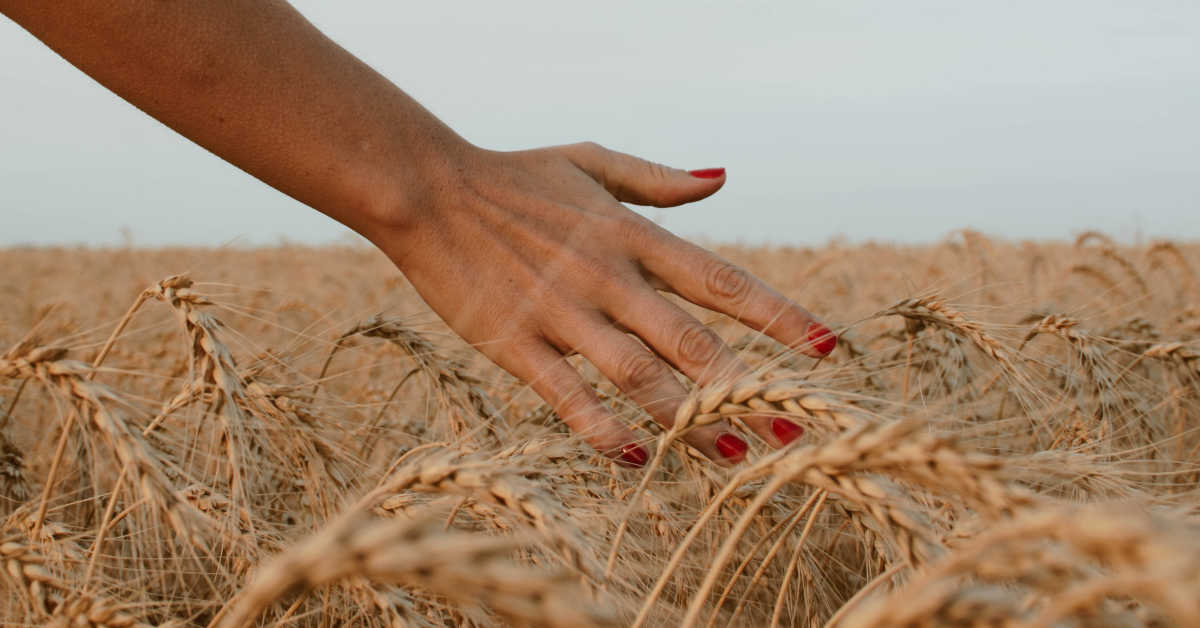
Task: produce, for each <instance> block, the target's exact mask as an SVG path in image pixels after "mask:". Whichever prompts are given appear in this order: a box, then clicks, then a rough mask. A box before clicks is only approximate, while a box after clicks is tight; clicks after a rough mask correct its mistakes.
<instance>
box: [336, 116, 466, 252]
mask: <svg viewBox="0 0 1200 628" xmlns="http://www.w3.org/2000/svg"><path fill="white" fill-rule="evenodd" d="M440 130H444V131H445V132H444V133H438V134H437V135H438V137H436V139H429V140H427V141H425V142H422V143H421V144H422V145H421V146H419V147H416V146H413V145H412V143H406V142H401V144H403V146H402V149H403V151H404V154H403V155H402V156H398V157H397V158H395V159H385V160H384V164H383V166H382V167H381V168H379V169H378V170H377V172H374V173H372V175H370V176H368V177H366V178H365V179H364V180H363V182H362V185H360V186H359V188H360V190H361V194H360V195H358V198H357V200H356V202H355V205H356V207H358V208H360V210H359V211H357V212H356V213H357V214H360V215H361V218H362V220H361V222H362V224H361V226H358V225H350V226H351V228H352V229H354V230H355V231H358V232H359V233H360V234H361V235H363V236H364V237H366V238H367V239H368V240H371V241H372V242H373V243H375V245H376V246H379V247H380V248H381V249H383V250H384V251H385V252H386V253H388V254H389V255H392V256H393V259H394V258H395V256H394V255H393V253H392V249H393V248H395V247H396V245H397V240H402V239H404V236H405V235H406V234H409V233H411V232H412V231H413V230H414V229H415V228H416V227H418V226H419V225H421V224H422V223H425V222H427V221H428V220H429V219H430V217H431V216H430V214H431V213H432V212H435V211H437V209H438V208H439V207H441V206H443V205H445V199H446V197H447V196H449V195H451V194H452V193H453V192H454V190H457V189H459V188H461V187H462V185H463V183H462V179H463V177H464V175H465V173H466V172H467V171H468V170H470V169H471V164H473V163H475V162H478V161H479V160H480V159H482V158H483V155H484V154H485V153H487V152H489V151H485V150H484V149H481V148H479V147H477V146H475V145H473V144H471V143H470V142H468V141H466V140H465V139H463V138H462V137H460V136H458V135H457V134H455V133H454V132H453V131H451V130H450V129H449V128H445V127H443V129H440ZM343 222H346V221H343ZM347 224H349V223H347Z"/></svg>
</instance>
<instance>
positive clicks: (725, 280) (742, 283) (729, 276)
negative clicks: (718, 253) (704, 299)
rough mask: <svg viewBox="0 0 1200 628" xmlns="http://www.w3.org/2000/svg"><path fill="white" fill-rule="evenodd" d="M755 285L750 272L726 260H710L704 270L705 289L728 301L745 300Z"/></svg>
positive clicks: (737, 302)
mask: <svg viewBox="0 0 1200 628" xmlns="http://www.w3.org/2000/svg"><path fill="white" fill-rule="evenodd" d="M753 285H754V280H753V279H752V278H751V277H750V273H748V272H746V271H745V270H742V269H741V268H740V267H738V266H736V265H734V264H730V263H729V262H726V261H724V260H720V259H714V260H712V261H710V262H709V263H708V267H707V268H706V269H705V272H704V287H705V289H706V290H707V291H708V293H709V294H710V295H711V296H712V297H714V298H716V299H720V300H721V301H723V302H726V303H733V304H740V303H743V302H745V301H746V299H747V298H749V296H750V290H751V287H752V286H753Z"/></svg>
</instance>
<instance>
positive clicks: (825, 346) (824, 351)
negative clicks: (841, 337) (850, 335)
mask: <svg viewBox="0 0 1200 628" xmlns="http://www.w3.org/2000/svg"><path fill="white" fill-rule="evenodd" d="M808 342H809V344H811V345H812V346H813V348H814V349H816V350H817V352H818V353H820V354H821V355H829V353H830V352H831V351H833V349H834V347H836V346H837V336H835V335H833V332H831V331H829V328H828V327H826V326H824V325H822V324H820V323H813V324H811V325H809V326H808Z"/></svg>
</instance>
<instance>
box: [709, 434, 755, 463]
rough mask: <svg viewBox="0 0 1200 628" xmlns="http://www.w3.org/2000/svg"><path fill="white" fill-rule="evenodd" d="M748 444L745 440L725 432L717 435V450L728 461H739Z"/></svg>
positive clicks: (743, 455) (748, 447)
mask: <svg viewBox="0 0 1200 628" xmlns="http://www.w3.org/2000/svg"><path fill="white" fill-rule="evenodd" d="M749 449H750V446H749V445H747V444H746V441H744V440H742V439H740V438H738V437H737V436H734V435H733V434H730V433H729V432H725V433H724V434H721V435H720V436H718V437H717V451H719V452H721V455H722V456H724V457H725V459H726V460H728V461H730V462H741V461H742V460H743V459H744V458H745V457H746V451H747V450H749Z"/></svg>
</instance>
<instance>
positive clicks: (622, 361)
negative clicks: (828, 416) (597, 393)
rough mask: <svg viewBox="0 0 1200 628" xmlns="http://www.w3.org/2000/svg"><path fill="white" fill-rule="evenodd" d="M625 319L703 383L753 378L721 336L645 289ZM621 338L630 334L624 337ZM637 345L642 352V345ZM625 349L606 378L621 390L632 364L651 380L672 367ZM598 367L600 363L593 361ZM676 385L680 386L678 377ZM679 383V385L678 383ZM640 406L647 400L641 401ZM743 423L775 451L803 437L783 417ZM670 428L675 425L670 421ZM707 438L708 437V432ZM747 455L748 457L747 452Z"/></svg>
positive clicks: (634, 299)
mask: <svg viewBox="0 0 1200 628" xmlns="http://www.w3.org/2000/svg"><path fill="white" fill-rule="evenodd" d="M623 315H624V316H626V317H627V320H626V322H625V323H624V324H625V325H626V326H628V327H629V328H630V329H631V330H632V331H633V332H634V333H636V334H637V335H638V336H639V337H640V338H642V339H643V340H645V341H646V343H647V344H649V345H650V346H651V347H653V348H654V350H655V351H656V352H657V353H658V354H659V355H661V356H663V357H664V358H666V359H667V360H669V361H670V362H671V363H672V364H674V365H675V367H676V368H678V369H679V370H680V371H682V372H683V373H684V374H685V375H687V376H688V377H690V378H691V379H692V380H693V381H696V382H698V383H700V384H701V385H711V384H714V383H717V382H721V381H728V380H731V379H740V378H742V377H745V376H747V375H749V374H750V369H749V368H748V367H747V366H746V365H745V364H743V363H742V361H741V360H739V359H738V357H737V355H736V354H735V353H734V352H733V351H732V350H731V349H730V348H729V347H728V346H726V345H725V343H724V342H723V341H722V340H721V337H720V336H718V335H717V333H716V332H714V331H713V330H712V329H710V328H709V327H708V326H707V325H704V324H702V323H701V322H700V321H698V320H696V319H695V318H693V317H692V316H691V315H690V314H688V313H687V312H684V311H683V310H682V309H680V308H679V307H678V306H676V305H675V304H673V303H671V302H670V301H667V300H666V299H664V298H663V297H662V296H661V295H659V294H658V293H657V292H654V291H653V290H648V289H647V290H644V291H640V292H639V293H638V294H637V295H636V296H633V297H631V298H629V299H627V300H626V302H625V309H624V313H623ZM614 333H615V330H614ZM617 335H620V336H624V334H619V333H617ZM626 339H627V341H628V342H629V343H632V344H634V345H637V343H636V342H634V341H633V340H632V339H631V338H628V337H627V336H626ZM637 346H638V348H641V346H640V345H637ZM621 351H623V353H622V354H620V355H618V356H616V357H615V358H612V359H613V361H614V362H615V364H614V367H613V369H612V370H613V371H614V373H613V374H610V373H609V372H607V371H605V375H606V376H608V377H609V379H612V380H613V382H614V383H616V384H617V385H618V386H621V382H620V381H619V380H617V379H614V377H626V378H627V379H629V378H628V375H627V373H623V372H622V371H623V370H624V371H633V370H635V369H634V367H631V366H627V364H628V363H634V364H635V366H637V367H639V368H644V369H645V370H647V371H649V373H648V374H643V375H644V377H643V378H644V379H648V380H655V381H657V380H658V379H660V378H661V375H660V374H659V371H660V370H661V371H667V368H666V365H665V364H662V363H661V361H657V360H656V362H657V363H658V365H661V369H659V368H658V366H655V365H652V364H650V363H649V362H648V361H646V358H645V356H639V355H638V354H637V353H635V352H633V351H632V350H628V349H621ZM642 352H644V353H645V354H646V355H649V352H648V351H646V350H645V349H642ZM584 355H585V356H588V359H592V358H591V356H590V355H589V354H587V353H585V354H584ZM650 357H653V356H650ZM593 364H596V363H595V362H593ZM596 366H597V368H600V369H601V370H602V371H604V367H602V366H601V365H600V364H596ZM668 374H669V371H668ZM633 379H637V378H633ZM672 382H674V379H673V378H672ZM631 383H635V382H631ZM675 384H676V385H677V386H678V383H677V382H675ZM680 388H682V387H680ZM621 389H622V390H625V392H626V394H630V390H628V389H626V388H625V387H624V386H621ZM631 396H632V395H631ZM680 398H682V397H680ZM639 403H641V402H640V401H639ZM677 407H678V404H675V406H673V407H672V412H671V415H670V416H671V417H672V419H670V420H673V417H674V409H675V408H677ZM742 422H743V423H745V424H746V427H748V428H749V429H750V430H751V431H753V432H754V433H755V434H757V435H758V437H759V438H761V439H763V440H764V441H766V442H767V443H768V444H770V445H772V446H774V447H779V446H782V445H786V444H787V443H789V442H791V441H792V440H795V439H796V438H797V437H798V436H799V435H800V433H801V429H800V426H798V425H796V424H795V423H792V422H791V421H789V420H788V419H786V418H783V417H775V416H765V415H748V416H744V417H742ZM666 424H667V425H670V423H669V422H668V423H666ZM720 425H721V427H720V428H718V429H717V430H716V432H714V433H713V436H718V437H719V434H718V433H717V432H721V431H723V430H725V429H727V424H726V423H724V422H722V423H721V424H720ZM705 437H708V434H707V433H706V434H705ZM689 442H691V441H689ZM722 443H725V444H729V445H732V444H733V443H732V441H729V439H725V441H722V442H718V443H716V444H715V445H714V447H717V449H718V453H721V454H724V453H725V451H724V449H723V448H722V447H720V445H721V444H722ZM692 444H693V446H695V447H696V448H697V449H701V451H705V453H706V454H707V453H708V452H707V450H704V449H702V448H701V447H700V445H698V444H696V443H692ZM742 455H743V456H744V450H743V452H742ZM709 457H712V456H711V455H710V456H709ZM714 460H716V458H714Z"/></svg>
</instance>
